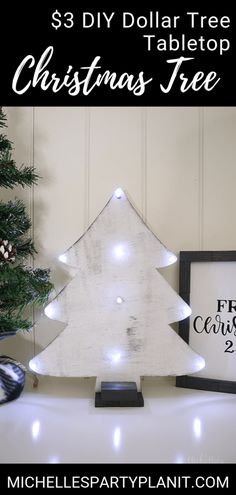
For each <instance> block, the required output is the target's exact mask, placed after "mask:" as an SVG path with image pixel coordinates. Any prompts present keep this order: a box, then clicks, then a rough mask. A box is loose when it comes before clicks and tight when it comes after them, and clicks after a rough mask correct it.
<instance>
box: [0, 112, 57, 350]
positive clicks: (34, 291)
mask: <svg viewBox="0 0 236 495" xmlns="http://www.w3.org/2000/svg"><path fill="white" fill-rule="evenodd" d="M4 127H6V116H5V114H4V113H3V111H2V108H1V107H0V128H4ZM38 179H39V176H38V175H37V174H36V172H35V169H34V168H33V167H27V166H22V167H21V168H17V166H16V163H15V161H14V159H13V157H12V143H11V141H9V139H8V138H7V137H6V136H5V134H3V133H1V134H0V187H3V188H10V189H13V188H14V186H16V185H20V186H22V187H24V186H31V185H32V184H36V183H37V181H38ZM30 227H31V222H30V219H29V217H28V215H27V213H26V208H25V205H24V203H23V201H21V200H19V199H15V200H14V201H8V202H7V203H4V202H2V201H0V340H1V339H3V338H6V337H10V336H11V335H15V334H16V332H18V331H20V330H29V329H30V328H31V327H32V321H31V319H29V317H28V316H27V312H26V310H27V308H28V307H29V306H30V305H32V304H39V305H43V304H45V303H46V302H47V300H48V296H49V293H50V291H51V289H52V287H53V286H52V284H51V282H50V280H49V270H45V269H41V268H36V269H32V268H30V267H28V266H27V258H28V256H29V255H31V256H32V255H34V253H35V252H36V251H35V248H34V244H33V241H32V239H30V237H28V236H27V232H28V230H29V228H30Z"/></svg>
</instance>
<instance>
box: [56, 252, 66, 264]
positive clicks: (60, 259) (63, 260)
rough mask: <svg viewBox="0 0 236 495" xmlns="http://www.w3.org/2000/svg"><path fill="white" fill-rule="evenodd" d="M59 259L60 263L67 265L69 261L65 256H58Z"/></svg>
mask: <svg viewBox="0 0 236 495" xmlns="http://www.w3.org/2000/svg"><path fill="white" fill-rule="evenodd" d="M58 259H59V261H61V262H62V263H66V261H67V257H66V255H65V254H60V256H58Z"/></svg>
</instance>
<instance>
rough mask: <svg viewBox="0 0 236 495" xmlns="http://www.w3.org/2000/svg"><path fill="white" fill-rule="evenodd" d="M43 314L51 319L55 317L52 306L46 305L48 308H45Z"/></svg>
mask: <svg viewBox="0 0 236 495" xmlns="http://www.w3.org/2000/svg"><path fill="white" fill-rule="evenodd" d="M44 314H45V315H46V316H47V317H48V318H51V319H53V318H54V317H55V309H54V307H53V304H48V306H46V308H45V310H44Z"/></svg>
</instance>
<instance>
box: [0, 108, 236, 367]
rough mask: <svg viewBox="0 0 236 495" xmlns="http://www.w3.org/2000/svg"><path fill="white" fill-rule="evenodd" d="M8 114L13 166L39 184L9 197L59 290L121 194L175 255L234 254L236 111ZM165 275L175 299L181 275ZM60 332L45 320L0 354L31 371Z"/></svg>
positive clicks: (30, 111) (25, 111)
mask: <svg viewBox="0 0 236 495" xmlns="http://www.w3.org/2000/svg"><path fill="white" fill-rule="evenodd" d="M4 110H6V112H7V115H8V126H9V128H8V135H9V137H10V139H12V141H13V142H14V147H15V152H14V155H15V158H16V161H17V163H18V164H21V163H25V164H32V165H35V167H36V168H37V170H38V172H39V174H40V175H41V177H42V179H41V180H40V182H39V184H38V186H37V187H34V188H32V189H31V190H27V189H24V190H23V191H22V190H21V191H20V190H16V189H15V190H14V191H13V193H12V195H13V196H16V195H18V196H19V195H20V196H21V197H22V198H23V199H24V201H25V202H26V203H27V205H28V207H29V212H30V215H31V216H32V222H33V227H32V236H33V237H34V239H35V243H36V247H37V249H38V251H39V254H38V256H37V258H36V260H35V265H41V266H44V267H46V266H48V267H51V269H52V275H53V278H54V280H55V283H56V286H57V287H59V286H61V284H62V283H64V281H65V274H64V273H63V271H62V269H61V268H60V267H59V264H58V263H57V262H56V260H57V257H58V256H59V255H60V253H63V252H64V251H65V250H66V249H67V248H68V247H69V246H70V245H71V244H73V243H74V242H75V241H76V240H77V239H78V238H79V237H80V236H81V234H82V233H83V232H84V230H85V229H86V227H87V226H88V225H89V223H90V222H92V221H93V219H94V218H95V217H96V216H97V215H98V213H99V212H100V210H101V209H102V208H103V206H104V205H105V203H106V202H107V200H108V199H109V197H110V196H111V194H112V192H113V190H114V189H115V188H116V187H117V186H121V187H122V188H123V189H125V190H126V192H127V194H128V196H129V198H130V199H131V201H132V202H133V203H134V205H135V206H136V208H137V209H138V210H139V211H140V212H141V213H142V215H143V217H144V219H145V220H146V221H147V222H148V224H149V226H150V227H151V228H152V230H153V231H154V232H155V234H156V235H157V236H158V238H159V239H160V240H161V241H162V242H163V243H164V244H165V245H166V246H167V247H168V248H169V249H170V250H172V251H174V252H175V253H176V254H177V255H178V254H179V251H182V250H211V249H212V250H227V249H236V228H235V220H234V218H235V212H236V191H235V189H236V164H235V158H236V108H234V107H229V108H220V107H218V108H190V107H187V108H184V107H179V108H167V107H165V108H158V107H153V108H116V107H115V108H112V107H108V108H102V107H97V108H80V107H77V108H76V107H73V108H65V107H60V108H31V107H27V108H26V107H24V108H23V107H18V108H14V107H12V108H7V109H4ZM0 194H1V198H3V199H4V200H5V199H6V198H9V197H10V196H11V194H10V193H9V191H6V192H2V191H1V192H0ZM162 274H163V275H164V276H165V277H166V279H167V280H168V281H169V282H170V283H171V285H172V286H173V287H174V288H175V289H177V290H178V266H176V265H175V266H174V267H170V268H167V269H164V270H162ZM199 290H200V288H199ZM37 318H38V315H37ZM59 330H61V327H60V326H59V327H58V324H57V323H55V322H52V321H48V320H45V319H44V320H42V321H40V323H39V324H38V325H37V327H36V330H35V332H32V334H31V335H30V336H29V337H27V336H23V337H22V336H17V337H14V338H13V339H8V340H6V341H4V342H1V353H3V352H5V353H10V355H11V356H12V357H17V358H19V359H22V360H25V361H27V360H28V359H29V358H30V357H32V356H33V355H34V352H38V351H39V350H40V348H42V347H44V346H45V345H46V344H47V343H48V342H50V341H51V340H52V339H53V338H54V337H55V335H56V334H57V333H58V331H59Z"/></svg>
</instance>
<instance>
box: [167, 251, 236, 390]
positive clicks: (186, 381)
mask: <svg viewBox="0 0 236 495" xmlns="http://www.w3.org/2000/svg"><path fill="white" fill-rule="evenodd" d="M211 261H219V262H220V261H224V262H225V261H227V262H232V261H234V262H236V251H181V252H180V267H179V293H180V296H181V297H182V298H183V299H184V301H185V302H186V303H187V304H189V306H190V307H191V294H190V287H191V263H192V262H211ZM235 284H236V281H235ZM179 335H180V337H182V338H183V340H185V342H186V343H187V344H188V343H189V336H190V317H188V318H186V319H185V320H183V321H181V322H179ZM193 350H195V349H193ZM176 386H177V387H183V388H193V389H198V390H209V391H213V392H227V393H233V394H236V376H235V381H228V380H224V379H222V380H221V379H213V378H205V377H204V378H203V377H197V376H191V375H183V376H178V377H176Z"/></svg>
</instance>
